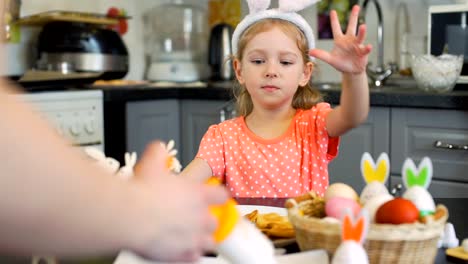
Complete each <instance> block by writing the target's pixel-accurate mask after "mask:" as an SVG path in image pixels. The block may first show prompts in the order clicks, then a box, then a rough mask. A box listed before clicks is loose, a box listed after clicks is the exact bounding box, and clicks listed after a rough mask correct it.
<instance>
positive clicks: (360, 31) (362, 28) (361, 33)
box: [357, 24, 367, 44]
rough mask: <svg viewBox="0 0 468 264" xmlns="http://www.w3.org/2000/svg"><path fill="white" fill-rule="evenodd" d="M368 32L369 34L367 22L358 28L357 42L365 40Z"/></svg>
mask: <svg viewBox="0 0 468 264" xmlns="http://www.w3.org/2000/svg"><path fill="white" fill-rule="evenodd" d="M366 34H367V27H366V25H365V24H362V25H360V26H359V29H358V34H357V42H358V43H359V44H361V43H363V42H364V39H366Z"/></svg>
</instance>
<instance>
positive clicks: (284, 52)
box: [234, 27, 312, 109]
mask: <svg viewBox="0 0 468 264" xmlns="http://www.w3.org/2000/svg"><path fill="white" fill-rule="evenodd" d="M302 56H303V54H302V53H301V51H300V49H299V47H298V46H297V43H296V41H295V40H293V39H292V38H291V37H289V36H288V35H286V34H285V33H284V32H283V31H281V30H280V29H279V28H277V27H273V28H271V29H269V30H267V31H264V32H261V33H259V34H257V35H256V36H254V37H253V38H252V39H251V40H250V41H249V42H248V43H247V45H246V46H245V50H244V53H243V56H242V61H239V60H234V69H235V73H236V76H237V79H238V81H239V83H240V84H241V85H244V86H245V87H246V89H247V91H248V92H249V94H250V96H251V98H252V102H253V104H254V106H255V107H262V108H266V109H275V108H278V107H281V106H286V105H287V106H291V102H292V99H293V97H294V94H295V93H296V91H297V89H298V87H299V86H304V85H306V84H307V83H308V82H309V79H310V76H311V74H312V63H311V62H307V64H304V60H303V58H302Z"/></svg>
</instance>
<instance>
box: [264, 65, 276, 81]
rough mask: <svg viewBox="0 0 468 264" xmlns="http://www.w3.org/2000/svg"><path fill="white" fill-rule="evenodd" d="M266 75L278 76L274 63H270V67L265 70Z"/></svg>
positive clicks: (267, 76) (270, 76)
mask: <svg viewBox="0 0 468 264" xmlns="http://www.w3.org/2000/svg"><path fill="white" fill-rule="evenodd" d="M265 77H266V78H276V77H278V72H277V70H276V67H275V65H274V64H272V63H270V64H268V67H267V69H266V71H265Z"/></svg>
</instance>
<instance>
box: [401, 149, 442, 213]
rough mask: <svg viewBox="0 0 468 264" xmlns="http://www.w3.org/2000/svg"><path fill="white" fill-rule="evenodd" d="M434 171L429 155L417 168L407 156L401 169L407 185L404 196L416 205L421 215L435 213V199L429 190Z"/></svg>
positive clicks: (404, 182)
mask: <svg viewBox="0 0 468 264" xmlns="http://www.w3.org/2000/svg"><path fill="white" fill-rule="evenodd" d="M432 172H433V170H432V161H431V159H430V158H429V157H424V158H423V159H422V160H421V162H420V163H419V166H418V167H417V168H416V165H415V164H414V162H413V160H412V159H410V158H407V159H406V160H405V162H404V163H403V166H402V169H401V175H402V177H403V184H404V186H405V187H406V191H405V192H404V193H403V198H405V199H408V200H410V201H412V202H413V203H414V205H416V207H417V208H418V210H419V213H420V216H425V215H429V214H433V213H434V212H435V209H436V208H435V203H434V199H433V198H432V196H431V194H430V193H429V192H428V191H427V188H428V187H429V184H431V179H432Z"/></svg>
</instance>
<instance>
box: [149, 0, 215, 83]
mask: <svg viewBox="0 0 468 264" xmlns="http://www.w3.org/2000/svg"><path fill="white" fill-rule="evenodd" d="M143 19H144V24H145V32H144V40H145V54H146V59H147V71H146V79H148V80H150V81H171V82H194V81H199V80H204V79H208V78H209V77H210V66H209V65H208V58H207V49H208V39H209V33H208V31H209V30H208V21H207V14H206V10H205V9H203V8H202V7H199V6H195V5H191V4H188V3H184V1H181V0H176V1H174V2H172V3H166V4H162V5H159V6H157V7H154V8H153V9H151V10H149V11H148V12H147V13H146V14H144V16H143Z"/></svg>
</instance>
